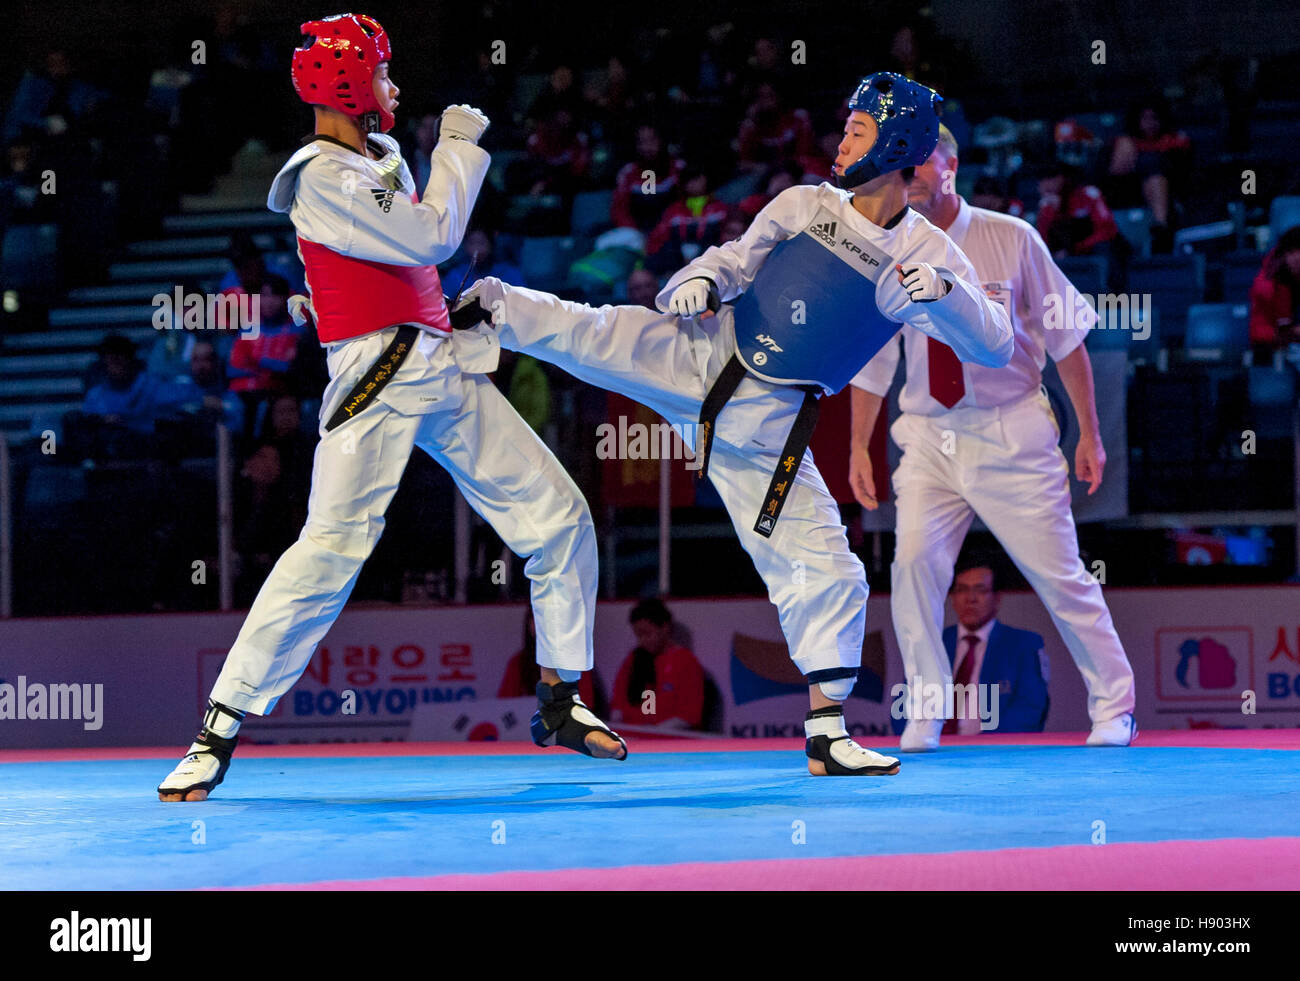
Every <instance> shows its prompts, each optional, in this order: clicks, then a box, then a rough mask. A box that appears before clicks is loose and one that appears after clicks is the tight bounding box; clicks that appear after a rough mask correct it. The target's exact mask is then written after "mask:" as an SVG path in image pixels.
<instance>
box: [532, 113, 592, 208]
mask: <svg viewBox="0 0 1300 981" xmlns="http://www.w3.org/2000/svg"><path fill="white" fill-rule="evenodd" d="M527 149H528V157H529V164H530V165H531V168H530V173H531V185H530V187H529V193H530V194H532V195H533V196H534V197H536V196H538V195H542V194H559V195H561V196H564V197H572V196H573V194H575V193H576V192H577V191H578V190H580V189H581V187H582V184H583V182H584V181H585V180H586V177H587V171H588V169H589V168H590V167H591V147H590V140H589V138H588V136H587V134H586V133H584V132H583V131H582V130H581V129H579V127H578V123H577V119H576V117H575V116H574V115H573V113H572V112H570V111H569V110H568V109H556V110H555V111H554V112H552V113H551V114H550V115H548V116H546V117H544V118H543V119H542V120H541V121H540V122H539V123H538V125H537V129H536V130H534V132H533V133H532V135H531V136H529V137H528V143H527Z"/></svg>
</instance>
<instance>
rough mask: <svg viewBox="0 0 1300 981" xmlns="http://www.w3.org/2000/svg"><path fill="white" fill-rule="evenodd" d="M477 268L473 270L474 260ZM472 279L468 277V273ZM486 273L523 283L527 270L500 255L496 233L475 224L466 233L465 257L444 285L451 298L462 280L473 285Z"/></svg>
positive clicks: (444, 278) (451, 269) (449, 272)
mask: <svg viewBox="0 0 1300 981" xmlns="http://www.w3.org/2000/svg"><path fill="white" fill-rule="evenodd" d="M471 262H472V263H473V265H474V269H473V272H470V263H471ZM467 274H468V275H469V279H466V278H465V277H466V275H467ZM484 276H494V277H495V278H497V279H499V280H501V282H503V283H509V284H510V285H511V286H523V285H524V274H523V272H522V271H521V270H520V269H519V267H518V266H515V265H512V264H511V263H509V262H505V261H504V260H502V259H500V258H499V257H498V256H497V243H496V236H495V235H494V234H493V233H492V232H489V231H488V230H487V229H485V228H471V229H470V230H469V232H468V233H467V234H466V235H465V257H464V259H463V260H462V261H461V262H458V263H457V264H456V265H454V266H451V267H449V268H448V269H447V271H446V272H445V273H444V274H443V275H442V277H441V278H442V288H443V290H444V291H445V292H446V294H447V297H448V299H449V301H450V298H451V297H453V296H455V295H456V292H457V291H458V290H459V289H460V287H461V283H462V282H464V284H465V285H466V286H467V287H468V286H472V285H473V284H474V283H475V282H476V281H478V280H480V279H482V278H483V277H484Z"/></svg>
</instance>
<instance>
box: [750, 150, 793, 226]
mask: <svg viewBox="0 0 1300 981" xmlns="http://www.w3.org/2000/svg"><path fill="white" fill-rule="evenodd" d="M802 180H803V166H802V165H801V164H798V163H795V162H794V161H793V160H787V161H785V162H783V163H779V164H777V165H776V166H774V167H772V168H771V169H770V170H769V171H768V174H767V178H766V179H765V180H764V182H763V190H762V191H759V192H758V193H757V194H751V195H749V196H748V197H746V198H743V199H742V200H741V202H740V210H741V212H742V213H743V214H745V215H746V216H747V217H749V218H753V217H754V216H755V215H756V214H758V213H759V212H760V211H762V210H763V209H764V208H766V207H767V206H768V204H770V203H771V201H772V199H773V198H774V197H776V196H777V195H778V194H780V193H781V192H782V191H784V190H785V189H786V188H788V187H794V186H795V185H796V184H798V183H800V181H802Z"/></svg>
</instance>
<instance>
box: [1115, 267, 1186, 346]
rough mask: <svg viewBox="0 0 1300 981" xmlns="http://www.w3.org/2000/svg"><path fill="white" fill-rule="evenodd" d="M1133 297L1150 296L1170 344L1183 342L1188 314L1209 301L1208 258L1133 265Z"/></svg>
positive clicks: (1130, 275) (1163, 334)
mask: <svg viewBox="0 0 1300 981" xmlns="http://www.w3.org/2000/svg"><path fill="white" fill-rule="evenodd" d="M1128 288H1129V292H1130V293H1138V294H1142V293H1150V294H1151V299H1152V303H1153V304H1154V306H1155V308H1156V309H1157V310H1159V311H1160V327H1161V334H1162V336H1163V338H1164V339H1165V341H1166V342H1167V343H1177V342H1178V341H1180V340H1181V339H1182V336H1183V331H1184V328H1185V326H1186V323H1187V311H1188V309H1189V308H1190V307H1191V306H1192V305H1193V304H1194V303H1200V302H1201V301H1202V300H1203V299H1204V298H1205V256H1203V255H1199V254H1196V253H1193V254H1191V255H1170V256H1150V257H1148V258H1145V259H1134V260H1133V261H1132V262H1131V263H1130V264H1129V277H1128Z"/></svg>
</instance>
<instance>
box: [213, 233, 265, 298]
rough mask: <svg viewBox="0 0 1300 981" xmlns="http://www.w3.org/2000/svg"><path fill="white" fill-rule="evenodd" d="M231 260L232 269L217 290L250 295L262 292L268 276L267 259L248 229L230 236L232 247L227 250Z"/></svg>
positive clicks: (227, 256) (227, 255)
mask: <svg viewBox="0 0 1300 981" xmlns="http://www.w3.org/2000/svg"><path fill="white" fill-rule="evenodd" d="M226 258H228V259H229V260H230V270H229V271H228V272H227V273H226V274H225V275H224V276H223V277H222V278H221V282H220V283H218V284H217V291H218V292H220V293H228V292H230V291H232V290H237V291H238V292H240V293H245V294H247V295H249V296H256V295H257V294H258V293H260V292H262V280H263V279H264V278H265V277H266V260H265V259H264V258H263V257H262V250H261V249H259V248H258V247H257V243H256V242H254V241H253V235H252V233H251V232H249V231H248V230H247V229H243V228H241V229H239V230H238V231H236V232H234V233H232V234H231V236H230V248H229V249H228V250H227V252H226Z"/></svg>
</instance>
